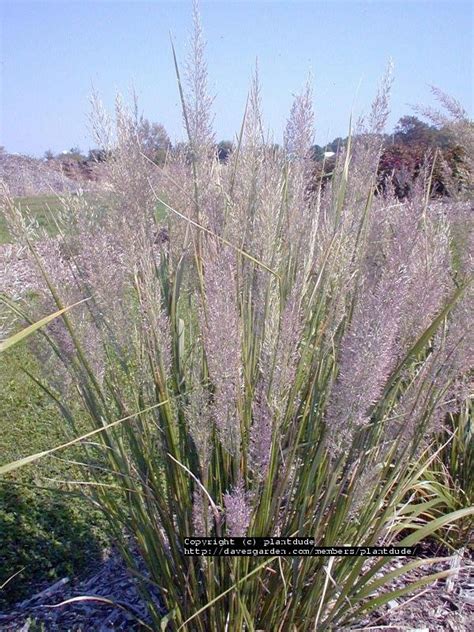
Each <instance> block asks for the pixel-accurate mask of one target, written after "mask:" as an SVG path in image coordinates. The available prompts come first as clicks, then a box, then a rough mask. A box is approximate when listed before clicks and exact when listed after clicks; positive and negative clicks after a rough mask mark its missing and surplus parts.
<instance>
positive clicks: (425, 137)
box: [394, 116, 436, 147]
mask: <svg viewBox="0 0 474 632" xmlns="http://www.w3.org/2000/svg"><path fill="white" fill-rule="evenodd" d="M394 141H395V142H397V143H402V144H404V145H421V146H423V147H428V146H429V145H434V144H436V128H435V127H433V126H431V125H428V124H427V123H424V122H423V121H420V119H419V118H417V117H416V116H402V118H401V119H400V120H399V121H398V123H397V125H396V127H395V130H394Z"/></svg>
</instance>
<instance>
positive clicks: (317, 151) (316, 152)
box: [311, 145, 325, 162]
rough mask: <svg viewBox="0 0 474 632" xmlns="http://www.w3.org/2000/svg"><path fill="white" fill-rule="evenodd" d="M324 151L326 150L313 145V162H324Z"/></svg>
mask: <svg viewBox="0 0 474 632" xmlns="http://www.w3.org/2000/svg"><path fill="white" fill-rule="evenodd" d="M324 151H325V148H324V147H321V145H313V146H312V147H311V156H312V158H313V160H315V161H316V162H319V161H320V160H322V159H323V158H324Z"/></svg>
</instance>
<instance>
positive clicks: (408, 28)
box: [0, 0, 474, 155]
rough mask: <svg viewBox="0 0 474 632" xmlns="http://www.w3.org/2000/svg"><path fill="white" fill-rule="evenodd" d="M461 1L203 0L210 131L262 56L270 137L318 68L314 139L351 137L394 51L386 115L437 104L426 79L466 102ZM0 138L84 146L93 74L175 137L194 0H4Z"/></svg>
mask: <svg viewBox="0 0 474 632" xmlns="http://www.w3.org/2000/svg"><path fill="white" fill-rule="evenodd" d="M473 7H474V3H472V2H470V1H468V0H467V1H461V0H449V1H448V2H444V1H437V0H425V1H423V0H398V1H391V2H388V1H387V2H386V1H381V0H379V1H372V2H356V1H350V0H347V1H342V0H341V1H339V0H331V1H323V0H321V1H319V0H312V1H311V0H310V1H306V2H298V1H289V0H287V1H281V2H279V1H271V0H253V1H247V2H246V1H240V2H230V1H227V0H220V1H214V2H206V1H203V2H201V15H202V22H203V27H204V32H205V36H206V39H207V41H208V48H207V59H208V66H209V76H210V86H211V91H212V92H213V93H214V94H215V95H216V99H215V108H214V109H215V114H216V117H215V128H216V134H217V138H218V139H230V138H232V137H233V135H234V133H235V131H236V130H237V129H238V127H239V124H240V121H241V117H242V113H243V108H244V104H245V99H246V94H247V91H248V85H249V79H250V76H251V73H252V69H253V67H254V65H255V59H256V58H257V57H258V60H259V69H260V77H261V81H262V86H263V89H262V94H263V110H264V115H265V120H266V123H267V126H268V127H269V128H270V129H272V130H273V132H274V135H275V140H277V141H278V140H279V139H281V135H282V129H283V127H284V124H285V119H286V117H287V114H288V111H289V109H290V106H291V101H292V95H293V94H294V93H296V92H298V91H299V90H300V88H301V87H302V85H303V84H304V82H305V79H306V77H307V75H308V72H309V71H311V72H312V74H313V77H314V94H315V110H316V115H317V121H316V140H317V142H319V143H320V144H324V143H325V142H327V141H328V140H332V139H333V138H334V137H335V136H338V135H346V131H347V126H348V119H349V114H350V111H351V109H352V108H354V111H355V113H356V114H357V113H360V112H361V111H363V110H367V108H368V106H369V105H370V101H371V99H372V97H373V96H374V94H375V91H376V89H377V83H378V81H379V79H380V77H381V75H382V73H383V71H384V68H385V66H386V64H387V62H388V60H389V58H392V59H393V62H394V64H395V84H394V89H393V97H392V114H391V118H390V122H389V127H393V125H394V124H395V123H396V121H397V120H398V118H400V116H402V115H404V114H407V113H411V110H410V106H409V104H424V105H430V104H432V99H431V96H430V91H429V84H435V85H437V86H439V87H440V88H442V89H443V90H445V91H446V92H448V93H449V94H451V95H452V96H454V97H456V98H457V99H459V100H460V101H461V102H462V103H463V104H464V106H465V107H466V109H467V110H468V111H469V112H470V113H471V115H472V112H473V109H474V105H473V102H474V97H473ZM0 15H1V31H0V64H1V65H0V73H1V74H0V95H1V97H0V98H1V104H0V105H1V115H0V145H4V146H5V147H6V148H7V150H8V151H11V152H21V153H30V154H33V155H42V154H43V153H44V151H45V150H46V149H47V148H51V149H52V150H53V151H55V152H58V151H61V150H63V149H65V148H69V147H72V146H77V145H78V146H79V147H81V148H82V149H83V150H87V149H88V148H89V147H90V146H92V145H93V142H92V140H91V138H90V133H89V132H88V123H87V113H88V111H89V103H88V98H89V95H90V93H91V86H92V85H94V86H95V87H96V89H97V90H98V91H99V93H100V94H101V96H102V98H103V100H104V102H105V104H106V106H107V107H108V108H111V107H112V105H113V99H114V95H115V93H116V92H122V93H123V94H124V95H125V96H127V95H128V94H129V91H130V87H131V86H132V85H134V86H135V89H136V91H137V93H138V97H139V105H140V108H141V110H143V112H144V114H145V116H147V117H148V118H149V119H150V120H153V121H159V122H161V123H163V124H164V125H165V127H166V129H167V130H168V132H169V134H170V136H171V138H172V140H179V139H182V138H183V131H182V123H181V114H180V109H179V102H178V91H177V86H176V79H175V75H174V70H173V62H172V55H171V49H170V44H169V32H170V31H172V33H173V37H174V40H175V43H176V47H177V52H178V56H179V58H180V59H181V60H183V58H184V55H185V52H186V44H187V39H188V35H189V31H190V28H191V2H190V1H189V2H188V1H174V2H164V1H161V0H155V1H153V2H117V1H112V0H110V1H105V0H104V1H94V2H89V1H85V0H82V1H81V2H72V1H65V0H63V1H56V2H51V1H50V2H42V1H38V2H22V1H20V0H17V1H15V2H12V1H9V0H3V2H2V0H0Z"/></svg>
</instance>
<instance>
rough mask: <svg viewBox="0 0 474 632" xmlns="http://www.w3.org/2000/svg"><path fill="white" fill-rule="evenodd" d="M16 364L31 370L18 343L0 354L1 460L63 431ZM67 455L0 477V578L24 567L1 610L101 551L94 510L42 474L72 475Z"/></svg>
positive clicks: (0, 594)
mask: <svg viewBox="0 0 474 632" xmlns="http://www.w3.org/2000/svg"><path fill="white" fill-rule="evenodd" d="M20 367H25V368H27V370H29V371H31V372H32V373H33V374H35V373H38V366H37V362H36V361H35V359H34V358H33V357H32V355H31V353H30V352H29V351H28V348H27V347H26V345H25V344H22V345H19V346H17V347H15V349H14V350H12V352H7V353H4V354H3V356H2V363H1V368H0V419H1V420H2V422H1V423H2V432H1V434H0V454H1V462H2V463H8V462H9V461H12V460H14V459H17V458H19V457H21V456H24V455H25V454H30V453H33V452H37V451H40V450H44V449H46V448H48V447H50V446H51V445H58V444H60V443H61V442H63V441H64V438H65V435H66V433H65V428H64V421H63V420H62V418H61V416H60V414H59V413H58V411H57V409H56V407H55V405H54V404H53V403H52V401H51V400H50V399H49V398H48V396H47V395H46V394H45V393H44V392H43V391H42V390H41V388H40V387H39V386H37V385H35V384H34V383H33V382H32V380H31V379H30V378H29V377H28V376H27V375H26V373H25V372H24V371H23V370H22V369H21V368H20ZM68 458H69V459H73V458H74V453H73V451H71V450H69V451H68V452H66V451H65V452H64V453H62V454H61V460H59V459H52V458H49V459H45V460H44V461H42V462H41V463H40V464H39V465H38V466H37V467H30V468H24V469H22V470H18V471H17V472H15V473H13V474H11V475H10V476H9V477H8V478H7V479H5V480H2V482H1V483H0V585H1V584H3V583H4V582H5V581H7V579H8V578H9V577H11V576H12V575H13V574H14V573H17V572H18V571H20V570H21V569H23V570H22V571H21V572H20V573H19V574H18V575H17V576H16V577H14V578H13V579H12V580H11V581H10V582H8V583H7V584H6V586H5V587H4V588H3V590H1V591H0V609H3V608H5V607H7V606H8V605H9V604H12V603H14V602H15V601H17V600H19V599H23V598H26V597H28V596H29V595H33V594H34V593H35V592H37V591H38V590H41V587H42V585H43V584H48V583H51V582H52V581H54V580H56V579H59V578H61V577H64V576H71V575H77V574H81V572H83V571H85V570H86V569H87V568H88V567H89V565H90V563H91V562H94V561H96V560H97V559H99V558H100V553H101V550H102V547H103V545H104V544H105V535H104V531H103V520H102V516H101V514H100V512H99V511H97V510H95V509H94V508H93V506H92V505H91V504H90V503H87V502H85V500H84V498H83V497H82V495H79V494H78V493H75V492H71V491H67V490H66V488H65V487H64V486H61V485H55V484H53V483H51V482H50V481H48V480H46V479H50V478H53V479H59V480H64V479H69V478H74V471H73V470H74V466H72V465H71V464H70V463H68V462H67V459H68ZM62 459H65V460H62ZM43 486H44V487H50V488H52V489H42V488H41V487H43Z"/></svg>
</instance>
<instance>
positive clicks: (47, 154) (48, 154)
mask: <svg viewBox="0 0 474 632" xmlns="http://www.w3.org/2000/svg"><path fill="white" fill-rule="evenodd" d="M53 158H54V154H53V152H52V151H51V149H47V150H46V151H45V152H44V159H45V160H53Z"/></svg>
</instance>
